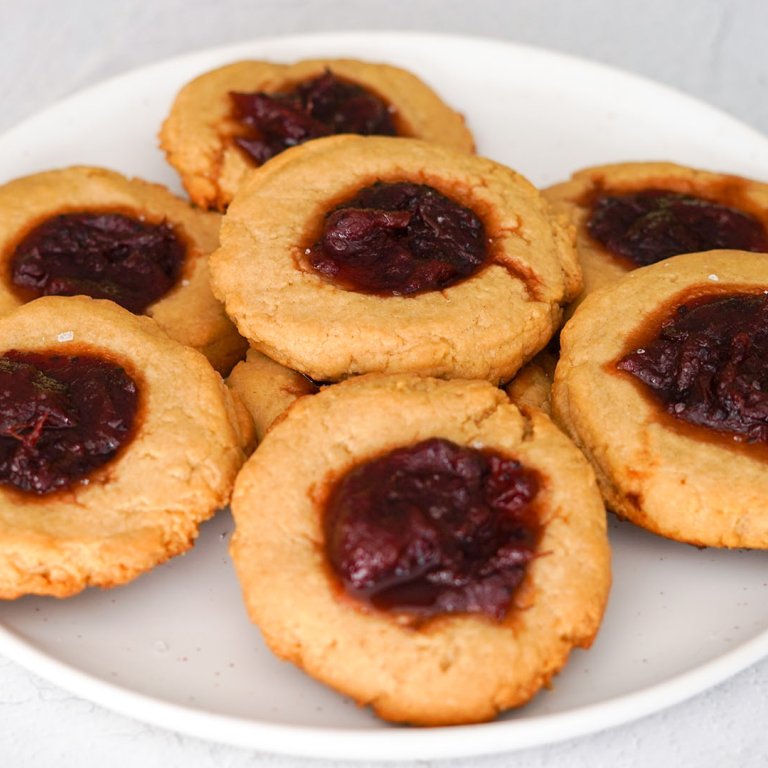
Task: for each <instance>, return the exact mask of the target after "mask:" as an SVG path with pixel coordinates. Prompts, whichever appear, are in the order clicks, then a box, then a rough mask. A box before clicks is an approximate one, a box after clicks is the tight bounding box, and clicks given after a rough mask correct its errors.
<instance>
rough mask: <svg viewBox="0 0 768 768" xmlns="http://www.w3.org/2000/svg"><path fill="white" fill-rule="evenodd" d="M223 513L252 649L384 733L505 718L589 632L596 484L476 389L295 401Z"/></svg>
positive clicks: (540, 417)
mask: <svg viewBox="0 0 768 768" xmlns="http://www.w3.org/2000/svg"><path fill="white" fill-rule="evenodd" d="M232 511H233V514H234V518H235V524H236V529H235V533H234V535H233V539H232V545H231V552H232V557H233V561H234V563H235V567H236V569H237V573H238V576H239V579H240V582H241V585H242V589H243V594H244V599H245V603H246V606H247V609H248V612H249V614H250V616H251V618H252V620H253V621H254V622H255V624H257V625H258V627H259V628H260V630H261V632H262V634H263V636H264V638H265V640H266V642H267V644H268V645H269V647H270V648H271V649H272V650H273V651H274V652H275V653H276V654H277V655H278V656H280V657H281V658H285V659H288V660H290V661H292V662H294V663H295V664H297V665H298V666H300V667H302V668H303V669H304V670H305V671H306V672H308V673H309V674H310V675H312V676H314V677H315V678H317V679H319V680H321V681H323V682H324V683H326V684H327V685H330V686H332V687H333V688H335V689H336V690H338V691H340V692H342V693H344V694H346V695H348V696H351V697H352V698H353V699H355V700H356V701H357V702H358V703H359V704H361V705H370V706H371V707H372V708H373V709H374V711H375V712H376V713H377V714H378V715H380V716H381V717H382V718H385V719H387V720H392V721H397V722H407V723H413V724H419V725H449V724H459V723H469V722H477V721H483V720H488V719H490V718H492V717H494V716H495V715H496V714H497V713H498V712H500V711H502V710H505V709H507V708H509V707H514V706H518V705H521V704H523V703H524V702H526V701H528V700H529V699H530V698H531V697H532V696H533V695H534V694H535V693H536V692H537V691H538V690H539V689H540V688H541V687H542V686H544V685H546V684H547V683H548V682H549V680H550V679H551V678H552V676H553V675H555V674H556V673H557V671H558V670H559V669H560V668H561V667H562V666H563V664H564V663H565V662H566V660H567V658H568V655H569V653H570V651H571V649H572V648H573V647H574V646H580V647H588V646H589V645H590V644H591V643H592V640H593V638H594V636H595V633H596V632H597V629H598V626H599V624H600V621H601V618H602V614H603V610H604V606H605V602H606V597H607V593H608V589H609V583H610V562H609V549H608V542H607V538H606V526H605V510H604V507H603V504H602V501H601V498H600V494H599V492H598V490H597V486H596V484H595V479H594V475H593V473H592V471H591V469H590V467H589V465H588V463H587V462H586V461H585V459H584V457H583V456H582V455H581V453H580V452H579V451H578V450H577V449H576V447H575V446H574V445H573V444H572V443H571V441H570V440H568V438H567V437H566V436H565V435H564V434H563V433H562V432H560V430H558V429H557V428H556V427H555V426H554V425H553V424H552V422H551V421H550V420H549V419H548V417H547V416H546V415H544V414H543V413H542V412H541V411H538V410H536V409H531V411H530V413H527V412H526V411H521V410H519V409H518V408H517V407H516V406H514V405H513V404H512V403H510V402H509V400H508V398H507V397H506V395H505V394H504V392H502V391H501V390H500V389H498V388H496V387H494V386H493V385H492V384H490V383H489V382H482V381H466V380H457V379H453V380H448V381H446V380H442V379H431V378H422V377H418V376H415V375H409V374H400V375H385V374H368V375H365V376H360V377H356V378H354V379H349V380H347V381H344V382H341V383H340V384H334V385H331V386H328V387H324V388H323V389H322V390H321V391H320V392H319V393H318V394H316V395H314V396H312V397H304V398H301V399H299V400H297V401H296V402H295V403H294V404H293V406H292V407H291V408H290V409H289V410H288V411H287V412H286V413H285V415H284V416H283V418H281V419H280V420H279V421H277V422H276V423H275V424H274V425H273V426H272V428H271V429H270V430H269V431H268V432H267V434H266V436H265V438H264V440H263V442H262V443H261V445H260V446H259V448H258V450H257V451H256V452H255V453H254V454H253V455H252V456H251V458H250V459H249V461H248V462H247V463H246V465H245V466H244V467H243V469H242V471H241V473H240V475H239V476H238V479H237V482H236V486H235V490H234V493H233V498H232Z"/></svg>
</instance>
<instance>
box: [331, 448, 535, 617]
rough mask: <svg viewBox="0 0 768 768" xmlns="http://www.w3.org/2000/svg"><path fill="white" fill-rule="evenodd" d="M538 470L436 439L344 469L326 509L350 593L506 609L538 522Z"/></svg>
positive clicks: (445, 606)
mask: <svg viewBox="0 0 768 768" xmlns="http://www.w3.org/2000/svg"><path fill="white" fill-rule="evenodd" d="M538 489H539V480H538V476H537V474H536V473H535V472H534V471H533V470H531V469H527V468H525V467H523V466H522V465H521V464H520V462H518V461H516V460H514V459H510V458H507V457H504V456H502V455H501V454H499V453H496V452H494V451H489V450H477V449H474V448H470V447H465V446H459V445H457V444H455V443H453V442H451V441H448V440H445V439H441V438H432V439H429V440H426V441H423V442H421V443H418V444H416V445H413V446H409V447H406V448H399V449H396V450H394V451H391V452H390V453H388V454H386V455H384V456H382V457H380V458H378V459H374V460H373V461H369V462H366V463H364V464H360V465H358V466H357V467H355V468H353V469H352V470H351V471H350V472H348V473H347V474H346V475H345V476H344V477H343V478H342V479H341V480H340V481H339V482H338V483H337V484H336V486H335V487H334V489H333V490H332V492H331V496H330V498H329V502H328V506H327V511H326V536H327V547H328V554H329V558H330V562H331V564H332V567H333V569H334V571H335V573H336V574H337V576H338V577H339V578H340V580H341V582H342V584H343V586H344V588H345V589H346V590H347V592H349V593H350V594H351V595H353V596H354V597H357V598H360V599H363V600H366V601H369V602H370V603H371V604H372V605H373V606H374V607H376V608H379V609H389V610H398V611H406V612H409V613H412V614H415V615H417V616H420V617H430V616H434V615H438V614H443V613H458V612H468V613H483V614H486V615H487V616H490V617H491V618H493V619H496V620H502V619H503V618H504V616H505V615H506V613H507V611H508V609H509V605H510V601H511V599H512V596H513V594H514V592H515V589H516V588H517V586H518V585H519V584H520V583H521V581H522V580H523V577H524V576H525V572H526V566H527V565H528V563H529V562H530V561H531V559H532V558H533V557H534V556H535V550H536V545H537V542H538V539H539V532H540V524H539V522H538V519H537V516H536V512H535V506H534V503H535V498H536V495H537V493H538Z"/></svg>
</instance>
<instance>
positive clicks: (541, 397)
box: [504, 348, 557, 416]
mask: <svg viewBox="0 0 768 768" xmlns="http://www.w3.org/2000/svg"><path fill="white" fill-rule="evenodd" d="M556 365H557V357H556V356H555V355H554V354H553V353H552V352H551V351H550V350H549V348H546V349H543V350H542V351H541V352H539V354H538V355H536V357H534V358H533V360H531V361H530V362H529V363H527V364H526V365H524V366H523V367H522V368H521V369H520V370H519V371H518V372H517V375H516V376H515V378H514V379H512V381H510V382H508V383H507V384H506V386H505V387H504V391H505V392H506V393H507V394H508V395H509V399H510V400H511V401H512V402H513V403H515V405H517V406H519V407H521V408H522V407H524V406H528V407H531V408H540V409H541V410H542V411H544V413H546V414H547V416H551V415H552V379H553V378H554V375H555V366H556Z"/></svg>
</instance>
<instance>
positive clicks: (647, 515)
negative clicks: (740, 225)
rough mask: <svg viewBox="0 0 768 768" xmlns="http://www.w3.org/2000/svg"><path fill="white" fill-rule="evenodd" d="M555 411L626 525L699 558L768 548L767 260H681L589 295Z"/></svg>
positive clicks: (565, 360)
mask: <svg viewBox="0 0 768 768" xmlns="http://www.w3.org/2000/svg"><path fill="white" fill-rule="evenodd" d="M552 399H553V412H554V414H555V417H556V419H557V420H558V421H559V422H560V423H561V424H562V425H563V426H564V427H565V429H566V430H567V431H568V432H569V433H570V434H571V436H572V437H573V439H574V440H575V442H576V443H577V444H578V445H579V446H580V447H581V448H582V450H583V451H584V453H585V454H586V456H587V457H588V458H589V460H590V461H591V462H592V464H593V466H594V468H595V472H596V474H597V478H598V482H599V483H600V486H601V489H602V491H603V494H604V496H605V499H606V501H607V504H608V506H609V507H611V508H612V509H613V510H614V511H615V512H616V513H617V514H618V515H620V516H621V517H624V518H626V519H629V520H631V521H632V522H634V523H637V524H638V525H640V526H642V527H644V528H646V529H648V530H651V531H653V532H655V533H658V534H661V535H662V536H666V537H668V538H671V539H676V540H678V541H683V542H688V543H690V544H695V545H697V546H722V547H754V548H766V547H768V471H767V470H768V463H767V462H768V263H767V262H766V258H765V256H763V255H761V254H756V253H749V252H743V251H708V252H705V253H696V254H686V255H682V256H675V257H672V258H670V259H667V260H666V261H663V262H660V263H658V264H654V265H652V266H648V267H644V268H642V269H638V270H635V271H633V272H630V273H629V274H627V275H626V276H625V277H623V278H622V279H621V280H619V281H618V282H616V283H614V284H613V285H611V286H608V287H606V288H604V289H602V290H599V291H596V292H595V293H593V294H591V295H590V296H588V297H587V298H586V299H585V300H584V302H583V303H582V304H581V305H580V306H579V308H578V309H577V310H576V312H575V313H574V316H573V317H572V318H571V320H570V321H569V322H568V323H567V324H566V326H565V328H564V330H563V332H562V334H561V356H560V360H559V362H558V365H557V369H556V371H555V381H554V385H553V393H552Z"/></svg>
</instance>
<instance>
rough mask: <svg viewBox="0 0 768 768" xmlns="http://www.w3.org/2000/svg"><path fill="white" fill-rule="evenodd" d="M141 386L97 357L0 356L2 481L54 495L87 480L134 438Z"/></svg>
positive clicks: (44, 354)
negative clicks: (53, 493)
mask: <svg viewBox="0 0 768 768" xmlns="http://www.w3.org/2000/svg"><path fill="white" fill-rule="evenodd" d="M137 405H138V390H137V386H136V382H134V380H133V379H132V378H131V377H130V376H129V375H128V374H127V373H126V372H125V371H124V370H123V368H121V367H120V366H119V365H117V364H116V363H112V362H110V361H108V360H103V359H101V358H99V357H95V356H92V355H76V356H69V355H58V354H52V353H49V352H42V353H37V352H19V351H17V350H11V351H10V352H6V353H5V355H3V356H2V357H0V483H2V484H4V485H11V486H14V487H15V488H18V489H19V490H22V491H27V492H30V493H34V494H39V495H42V494H47V493H51V492H53V491H56V490H59V489H62V488H69V487H71V486H72V485H74V484H75V483H76V482H78V481H83V480H84V479H85V478H87V476H88V475H89V474H90V473H91V472H92V471H93V470H95V469H97V468H98V467H101V466H103V465H104V464H106V463H107V462H108V461H109V460H110V459H112V458H113V457H114V456H115V455H116V454H117V452H118V451H119V450H120V448H121V446H122V445H124V444H125V443H126V441H127V440H128V439H129V437H130V435H131V427H132V425H133V423H134V419H135V416H136V410H137Z"/></svg>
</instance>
